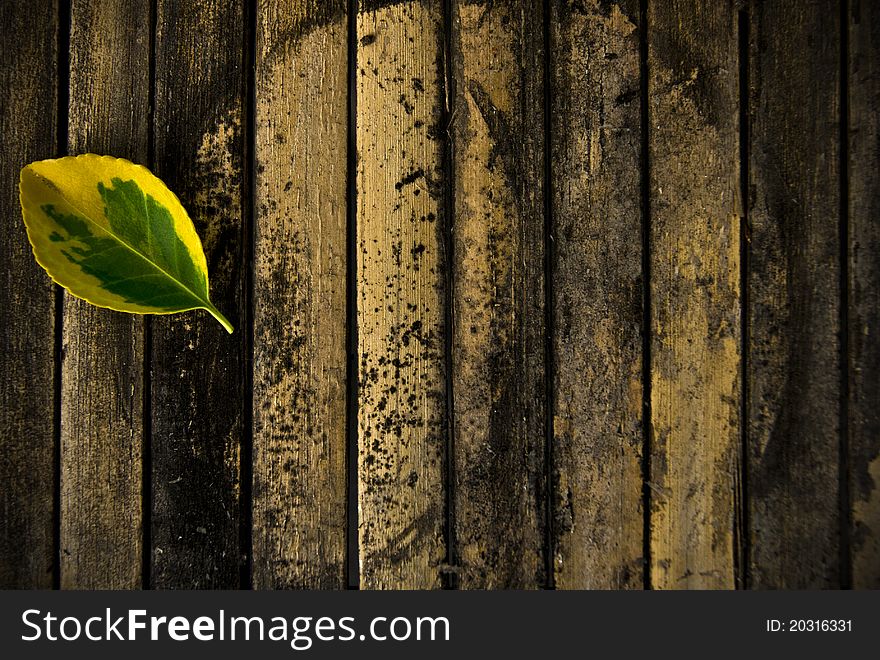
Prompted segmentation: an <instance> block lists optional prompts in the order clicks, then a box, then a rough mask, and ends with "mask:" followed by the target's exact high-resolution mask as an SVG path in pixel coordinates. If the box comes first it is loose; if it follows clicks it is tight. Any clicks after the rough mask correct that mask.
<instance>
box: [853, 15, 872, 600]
mask: <svg viewBox="0 0 880 660" xmlns="http://www.w3.org/2000/svg"><path fill="white" fill-rule="evenodd" d="M849 10H850V14H849V59H848V73H849V127H850V133H849V163H848V167H849V200H848V204H849V246H848V247H849V278H850V281H849V287H850V294H849V295H850V300H849V304H850V308H849V350H850V355H849V360H850V368H849V377H850V381H849V395H850V419H849V449H850V457H849V464H850V479H851V481H850V494H851V496H852V518H853V519H852V533H851V541H850V544H851V549H852V560H851V561H852V580H853V587H855V588H857V589H880V378H878V375H877V374H880V338H878V337H880V223H878V218H880V176H878V168H880V116H878V114H877V109H878V108H880V4H878V3H876V2H864V1H863V2H857V1H851V2H850V3H849Z"/></svg>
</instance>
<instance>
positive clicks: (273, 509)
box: [253, 0, 348, 589]
mask: <svg viewBox="0 0 880 660" xmlns="http://www.w3.org/2000/svg"><path fill="white" fill-rule="evenodd" d="M258 11H259V13H258V25H257V118H256V126H257V129H256V130H257V133H256V159H257V172H256V191H255V193H256V209H257V211H256V214H257V215H256V245H255V259H256V263H255V282H254V314H255V316H254V500H253V505H254V568H253V579H254V586H255V587H257V588H266V587H275V588H291V587H297V588H313V589H329V588H337V589H338V588H344V587H345V558H346V525H347V521H346V479H347V472H346V416H345V415H346V410H345V407H346V347H345V341H346V339H345V338H346V197H347V194H346V185H347V181H346V171H347V170H346V167H347V163H346V155H347V139H348V134H347V128H348V66H347V64H348V44H347V41H348V21H347V18H346V2H344V0H336V1H335V2H323V1H319V0H286V1H283V2H278V1H274V0H273V1H272V2H268V1H264V2H261V3H260V5H259V8H258Z"/></svg>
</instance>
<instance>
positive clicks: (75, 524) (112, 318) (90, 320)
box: [60, 0, 151, 589]
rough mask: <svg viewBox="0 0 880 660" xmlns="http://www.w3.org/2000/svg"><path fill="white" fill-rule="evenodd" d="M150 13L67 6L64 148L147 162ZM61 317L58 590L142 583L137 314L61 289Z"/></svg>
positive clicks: (128, 7)
mask: <svg viewBox="0 0 880 660" xmlns="http://www.w3.org/2000/svg"><path fill="white" fill-rule="evenodd" d="M149 12H150V5H149V2H147V1H146V0H140V1H138V2H129V1H128V0H114V1H113V2H108V3H102V4H101V5H100V6H96V5H95V4H94V3H91V2H88V1H87V0H76V1H75V2H73V3H72V7H71V26H70V88H69V89H70V103H69V108H70V109H69V128H68V132H69V133H68V135H69V138H68V145H69V151H70V153H71V154H80V153H89V152H91V153H99V154H113V155H115V156H119V157H121V158H128V159H129V160H131V161H133V162H136V163H144V164H148V163H147V157H148V140H149V130H148V121H149V117H148V109H149V107H150V80H149V71H150V69H149V66H148V64H149V61H150V56H151V54H150V35H149V33H145V32H143V31H141V30H140V29H139V28H138V26H141V25H149V22H150V21H149V16H150V14H149ZM145 63H146V64H147V66H145ZM63 324H64V331H63V335H62V362H61V512H60V517H61V532H60V534H61V538H60V544H61V548H60V562H61V587H62V588H71V589H135V588H140V587H141V586H142V568H143V558H142V554H141V553H142V547H143V534H142V533H143V529H142V523H143V491H142V486H143V481H142V470H143V446H144V445H143V443H144V433H143V429H144V406H143V397H144V392H143V381H144V376H143V367H144V365H143V361H144V330H143V327H144V321H143V317H141V316H134V315H129V314H121V313H118V312H108V311H107V310H104V309H99V308H97V307H93V306H92V305H89V304H88V303H85V302H84V301H82V300H79V299H77V298H74V297H73V296H71V295H69V294H66V295H65V304H64V314H63Z"/></svg>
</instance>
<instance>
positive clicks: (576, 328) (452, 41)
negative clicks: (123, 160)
mask: <svg viewBox="0 0 880 660" xmlns="http://www.w3.org/2000/svg"><path fill="white" fill-rule="evenodd" d="M0 36H2V39H0V44H2V45H0V49H2V57H0V89H2V98H0V125H2V140H0V204H2V207H0V210H2V212H0V223H2V230H3V240H2V241H0V277H2V280H0V314H2V330H0V341H2V351H0V374H2V377H0V585H2V586H4V587H30V588H37V587H39V588H50V587H61V588H104V587H112V588H140V587H149V588H239V587H241V588H250V587H253V588H288V587H311V588H346V587H348V588H357V587H360V588H403V587H414V588H435V587H445V588H501V587H506V588H554V587H555V588H559V589H563V588H564V589H569V588H584V587H589V588H644V587H648V588H695V587H703V588H733V587H738V588H800V587H811V588H836V587H850V586H852V587H857V588H864V587H875V588H876V587H880V488H878V485H880V458H878V454H880V377H878V371H880V340H878V331H880V216H878V213H880V192H878V190H880V186H878V183H880V181H878V178H880V170H878V166H880V163H878V152H880V116H878V108H880V61H878V48H880V3H877V2H869V1H866V0H861V1H860V0H848V1H846V0H844V1H833V0H767V1H764V2H760V1H757V0H756V1H752V2H749V1H748V0H745V1H743V2H734V1H728V0H642V1H641V2H639V0H618V1H615V0H507V1H492V0H483V1H472V0H409V1H399V2H391V1H378V0H360V1H358V0H259V1H254V2H241V3H239V2H234V1H232V0H72V1H69V0H60V1H56V0H29V1H28V2H23V1H15V0H2V2H0ZM81 152H97V153H108V154H113V155H117V156H124V157H127V158H130V159H132V160H134V161H137V162H141V163H144V164H147V165H149V166H150V167H151V168H152V169H153V171H155V172H156V173H157V174H158V175H159V176H160V177H162V178H163V179H164V180H165V181H166V182H167V183H168V185H169V186H170V187H171V188H172V189H173V190H174V191H176V192H177V193H178V194H179V195H180V197H181V199H182V200H183V202H184V204H185V206H186V207H187V208H188V209H189V211H190V213H191V215H192V216H193V219H194V221H195V223H196V226H197V228H198V231H199V234H200V235H201V237H202V239H203V242H204V244H205V248H206V252H207V255H208V263H209V268H210V273H211V283H212V286H211V289H212V291H211V293H212V298H213V299H214V300H215V302H216V303H217V305H218V307H219V308H220V309H222V310H223V312H225V313H226V315H227V316H229V317H230V318H231V319H232V320H233V322H234V323H235V324H236V326H237V330H236V332H235V334H233V335H231V336H227V335H226V334H225V332H224V331H223V330H222V328H221V327H220V326H219V324H217V322H216V321H214V320H213V319H211V318H209V317H208V315H207V314H204V313H187V314H183V315H179V316H174V317H156V318H141V317H135V316H129V315H125V314H119V313H115V312H109V311H106V310H101V309H97V308H93V307H90V306H88V305H86V304H84V303H82V302H80V301H78V300H76V299H73V298H71V297H70V296H67V295H65V294H64V293H63V292H62V291H60V290H58V289H56V288H54V287H53V285H52V284H51V282H50V280H49V278H48V277H47V276H46V275H45V274H44V273H43V272H42V271H41V270H40V268H39V267H38V266H37V264H36V263H35V261H34V259H33V257H32V255H31V251H30V249H29V246H28V244H27V241H26V237H25V232H24V228H23V225H22V222H21V217H20V212H19V206H18V197H17V180H18V172H19V169H20V168H21V167H22V166H23V165H25V164H26V163H28V162H30V161H32V160H36V159H41V158H47V157H52V156H57V155H59V154H64V153H81Z"/></svg>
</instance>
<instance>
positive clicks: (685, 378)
mask: <svg viewBox="0 0 880 660" xmlns="http://www.w3.org/2000/svg"><path fill="white" fill-rule="evenodd" d="M647 20H648V25H647V27H646V29H647V37H648V74H649V78H648V141H649V149H648V159H649V161H648V167H649V172H650V189H649V190H650V214H649V222H650V244H649V250H650V252H649V261H650V268H649V280H650V296H651V300H650V310H651V318H650V328H651V338H650V339H651V342H650V367H651V382H650V388H651V389H650V394H651V433H650V442H649V450H650V459H649V460H650V475H649V483H648V486H649V488H650V503H651V512H650V515H651V517H650V534H651V538H650V543H651V548H650V552H651V565H650V581H651V583H650V586H651V587H654V588H661V589H669V588H673V589H674V588H729V587H732V586H733V585H734V557H733V554H734V553H733V549H734V543H733V538H732V536H733V521H734V502H735V496H734V494H735V490H736V486H737V475H738V472H739V469H738V468H739V462H738V448H739V445H740V435H739V434H740V407H741V403H740V380H741V379H740V326H741V323H740V295H739V294H740V275H739V251H740V249H739V248H740V243H739V234H740V228H739V212H740V209H739V159H738V153H739V140H738V135H739V133H738V121H739V104H738V91H739V87H738V81H737V51H738V42H737V13H736V11H735V6H734V3H733V2H715V1H708V0H707V1H705V2H660V1H655V2H649V4H648V18H647Z"/></svg>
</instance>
